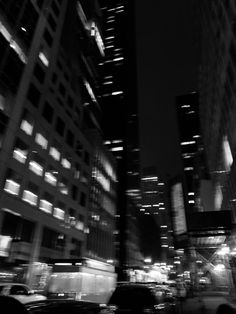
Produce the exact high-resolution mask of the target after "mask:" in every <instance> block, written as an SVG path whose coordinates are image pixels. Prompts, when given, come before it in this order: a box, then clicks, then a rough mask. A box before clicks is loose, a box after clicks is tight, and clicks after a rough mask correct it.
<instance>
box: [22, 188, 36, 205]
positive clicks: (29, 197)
mask: <svg viewBox="0 0 236 314" xmlns="http://www.w3.org/2000/svg"><path fill="white" fill-rule="evenodd" d="M22 199H23V201H25V202H27V203H29V204H31V205H37V200H38V196H37V195H36V194H34V193H33V192H31V191H29V190H24V192H23V195H22Z"/></svg>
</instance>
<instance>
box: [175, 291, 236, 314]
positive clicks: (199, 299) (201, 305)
mask: <svg viewBox="0 0 236 314" xmlns="http://www.w3.org/2000/svg"><path fill="white" fill-rule="evenodd" d="M220 304H230V305H232V306H233V307H234V308H235V307H236V302H235V300H234V299H232V298H231V297H229V295H228V293H225V292H217V291H215V292H203V293H200V294H199V295H198V296H195V297H193V298H188V299H186V300H185V301H183V302H182V303H181V304H180V313H181V314H214V313H216V311H217V308H218V306H219V305H220Z"/></svg>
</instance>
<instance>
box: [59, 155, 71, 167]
mask: <svg viewBox="0 0 236 314" xmlns="http://www.w3.org/2000/svg"><path fill="white" fill-rule="evenodd" d="M61 164H62V166H63V167H64V168H66V169H70V168H71V162H70V161H69V160H68V158H62V160H61Z"/></svg>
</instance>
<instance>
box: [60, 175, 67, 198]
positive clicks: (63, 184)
mask: <svg viewBox="0 0 236 314" xmlns="http://www.w3.org/2000/svg"><path fill="white" fill-rule="evenodd" d="M58 189H59V191H60V192H61V193H62V194H65V195H68V194H69V187H68V180H66V179H65V178H61V179H60V180H59V182H58Z"/></svg>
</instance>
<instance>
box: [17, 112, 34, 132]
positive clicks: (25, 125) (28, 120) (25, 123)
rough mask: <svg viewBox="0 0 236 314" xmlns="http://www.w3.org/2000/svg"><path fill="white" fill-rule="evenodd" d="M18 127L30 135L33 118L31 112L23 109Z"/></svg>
mask: <svg viewBox="0 0 236 314" xmlns="http://www.w3.org/2000/svg"><path fill="white" fill-rule="evenodd" d="M20 128H21V130H22V131H24V132H25V133H26V134H28V135H32V133H33V128H34V120H33V118H32V116H31V114H30V113H29V112H28V111H27V110H26V109H25V110H24V112H23V117H22V120H21V125H20Z"/></svg>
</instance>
